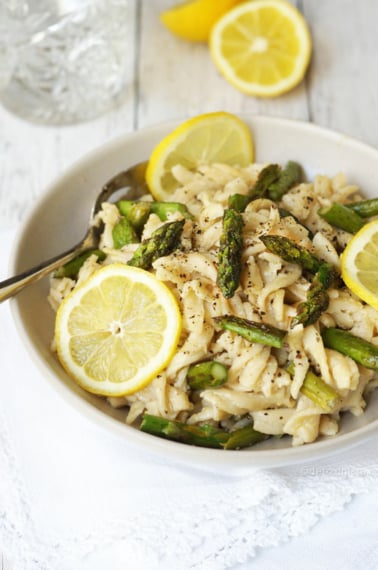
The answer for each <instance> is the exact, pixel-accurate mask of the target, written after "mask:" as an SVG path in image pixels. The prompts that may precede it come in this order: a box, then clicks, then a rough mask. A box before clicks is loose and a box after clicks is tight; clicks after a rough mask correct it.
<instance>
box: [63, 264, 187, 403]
mask: <svg viewBox="0 0 378 570" xmlns="http://www.w3.org/2000/svg"><path fill="white" fill-rule="evenodd" d="M180 331H181V315H180V312H179V308H178V305H177V302H176V300H175V298H174V296H173V294H172V293H171V292H170V290H169V289H168V288H167V287H166V286H165V285H164V284H163V283H162V282H161V281H159V280H158V279H156V278H155V277H154V275H153V274H152V273H149V272H147V271H144V270H142V269H138V268H136V267H131V266H128V265H124V264H122V263H114V264H110V265H106V266H104V267H102V268H101V269H99V270H98V271H96V272H95V273H93V274H92V275H91V276H90V277H89V278H88V279H87V280H86V281H85V282H84V283H83V284H82V285H79V286H78V287H77V288H75V289H74V290H73V291H72V292H71V293H70V294H69V295H68V296H67V297H66V299H65V300H64V301H63V303H62V304H61V305H60V307H59V309H58V312H57V316H56V325H55V337H56V343H57V351H58V357H59V360H60V362H61V363H62V365H63V367H64V368H65V369H66V371H67V372H68V374H69V375H70V376H71V377H72V378H73V379H74V380H75V381H76V382H77V383H78V384H79V385H80V386H81V387H82V388H84V389H85V390H88V391H89V392H93V393H95V394H102V395H105V396H124V395H126V394H131V393H133V392H136V391H137V390H139V389H141V388H143V387H144V386H146V385H147V384H148V383H149V382H150V381H151V380H152V379H153V378H154V377H155V376H156V375H157V374H158V373H159V372H160V371H161V370H162V369H163V368H164V367H165V366H166V365H167V364H168V363H169V361H170V360H171V358H172V356H173V354H174V352H175V349H176V346H177V342H178V339H179V335H180Z"/></svg>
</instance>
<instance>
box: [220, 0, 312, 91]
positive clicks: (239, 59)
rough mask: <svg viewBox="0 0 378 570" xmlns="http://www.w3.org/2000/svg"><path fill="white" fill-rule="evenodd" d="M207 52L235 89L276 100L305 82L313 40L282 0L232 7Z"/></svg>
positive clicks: (302, 21)
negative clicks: (209, 52) (302, 81)
mask: <svg viewBox="0 0 378 570" xmlns="http://www.w3.org/2000/svg"><path fill="white" fill-rule="evenodd" d="M210 51H211V55H212V57H213V60H214V62H215V64H216V66H217V67H218V69H219V71H220V72H221V73H222V74H223V75H224V77H225V78H226V79H227V80H228V81H229V82H230V83H231V84H232V85H233V86H234V87H236V88H237V89H239V90H240V91H242V92H244V93H247V94H249V95H255V96H258V97H276V96H278V95H281V94H282V93H285V92H286V91H289V90H290V89H292V88H293V87H294V86H295V85H297V84H298V83H299V82H300V81H301V80H302V79H303V77H304V75H305V72H306V69H307V67H308V64H309V61H310V56H311V36H310V32H309V29H308V26H307V23H306V21H305V19H304V18H303V16H302V14H301V13H300V12H299V11H298V10H297V9H296V8H295V7H294V6H293V5H292V4H290V3H289V2H286V0H254V1H253V2H245V3H243V4H241V5H240V6H236V7H235V8H233V9H232V10H230V11H229V12H227V13H226V14H225V15H224V16H222V17H221V18H220V19H219V20H218V22H217V23H216V24H215V26H214V27H213V28H212V30H211V36H210Z"/></svg>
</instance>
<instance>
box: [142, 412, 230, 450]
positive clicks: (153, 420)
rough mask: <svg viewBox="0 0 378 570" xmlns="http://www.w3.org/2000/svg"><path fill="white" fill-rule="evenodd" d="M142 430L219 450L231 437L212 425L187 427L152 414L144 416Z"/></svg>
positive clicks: (181, 423)
mask: <svg viewBox="0 0 378 570" xmlns="http://www.w3.org/2000/svg"><path fill="white" fill-rule="evenodd" d="M140 429H141V430H142V431H144V432H147V433H151V434H153V435H157V436H159V437H163V438H166V439H172V440H174V441H180V442H182V443H187V444H190V445H198V446H200V447H213V448H218V449H222V444H224V443H226V442H227V440H228V437H229V434H228V433H227V432H226V431H224V430H222V429H219V428H216V427H213V426H211V425H202V426H197V425H187V424H185V423H183V422H178V421H176V420H168V419H165V418H160V417H158V416H153V415H151V414H144V416H143V419H142V423H141V425H140Z"/></svg>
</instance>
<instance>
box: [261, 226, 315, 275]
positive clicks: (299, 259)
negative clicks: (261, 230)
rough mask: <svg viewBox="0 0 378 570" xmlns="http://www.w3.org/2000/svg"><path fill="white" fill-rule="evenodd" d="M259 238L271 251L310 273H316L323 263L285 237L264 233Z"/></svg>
mask: <svg viewBox="0 0 378 570" xmlns="http://www.w3.org/2000/svg"><path fill="white" fill-rule="evenodd" d="M260 239H261V241H262V242H263V243H264V245H265V246H266V247H267V248H268V249H269V250H270V251H271V252H272V253H275V254H277V255H279V256H280V257H282V259H284V260H285V261H288V262H289V263H296V264H297V265H300V266H301V267H302V268H303V269H305V270H307V271H310V273H316V272H317V271H318V270H319V268H320V266H321V265H322V264H323V262H322V261H321V260H320V259H318V258H317V257H316V256H315V255H313V254H312V253H310V252H309V251H307V249H304V248H303V247H301V246H299V245H297V244H296V243H295V242H294V241H292V240H291V239H289V238H287V237H284V236H272V235H266V236H261V237H260Z"/></svg>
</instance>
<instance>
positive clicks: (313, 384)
mask: <svg viewBox="0 0 378 570" xmlns="http://www.w3.org/2000/svg"><path fill="white" fill-rule="evenodd" d="M286 370H287V371H288V373H289V374H290V375H291V376H293V375H294V362H291V363H290V364H289V366H287V368H286ZM300 392H301V393H302V394H304V395H305V396H307V398H310V400H312V401H313V402H314V403H315V404H316V405H317V406H319V407H320V408H322V410H324V411H325V412H332V411H333V410H334V409H335V407H336V406H337V404H338V403H339V401H340V395H339V394H338V392H336V390H335V389H334V388H332V386H329V384H326V382H324V380H323V379H322V378H319V376H317V375H316V374H314V372H312V371H311V370H308V371H307V373H306V376H305V378H304V380H303V384H302V386H301V389H300Z"/></svg>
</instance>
